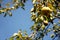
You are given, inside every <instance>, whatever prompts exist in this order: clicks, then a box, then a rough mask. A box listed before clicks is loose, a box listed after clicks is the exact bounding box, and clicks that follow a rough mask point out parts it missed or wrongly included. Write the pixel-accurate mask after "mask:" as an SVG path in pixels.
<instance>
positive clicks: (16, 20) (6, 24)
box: [0, 0, 33, 40]
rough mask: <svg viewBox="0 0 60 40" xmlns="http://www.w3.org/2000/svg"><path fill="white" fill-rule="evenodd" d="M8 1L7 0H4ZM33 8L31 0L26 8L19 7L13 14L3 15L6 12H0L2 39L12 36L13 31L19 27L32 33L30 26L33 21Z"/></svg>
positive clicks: (0, 37)
mask: <svg viewBox="0 0 60 40" xmlns="http://www.w3.org/2000/svg"><path fill="white" fill-rule="evenodd" d="M4 1H5V2H6V0H4ZM31 8H32V4H31V0H28V1H27V2H26V3H25V10H23V9H21V8H19V9H17V10H14V11H12V14H13V16H12V17H10V16H8V15H7V16H6V17H3V16H4V14H0V40H5V39H6V38H9V37H10V36H12V34H13V33H15V32H17V31H18V30H19V29H22V30H27V31H28V34H30V33H31V32H30V27H31V26H32V25H33V22H32V21H31V19H30V16H31V15H30V9H31Z"/></svg>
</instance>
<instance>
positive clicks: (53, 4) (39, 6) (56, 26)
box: [0, 0, 60, 40]
mask: <svg viewBox="0 0 60 40" xmlns="http://www.w3.org/2000/svg"><path fill="white" fill-rule="evenodd" d="M12 2H13V4H14V5H13V6H12V7H11V8H10V7H9V3H8V4H6V6H7V8H1V3H0V8H1V9H0V14H2V13H5V15H4V16H6V14H9V15H10V16H12V13H11V12H10V11H11V10H15V9H18V8H19V7H21V8H23V9H24V3H25V2H26V0H13V1H12ZM32 4H33V8H31V11H30V12H31V20H32V21H34V24H33V25H32V27H31V31H33V33H32V34H30V35H29V36H28V34H27V32H25V33H24V34H25V35H24V36H23V33H22V31H21V30H19V31H18V32H17V33H14V34H13V35H12V36H11V37H10V38H9V39H7V40H14V39H16V40H43V38H44V37H45V36H47V35H48V33H49V32H51V31H52V32H53V34H51V36H50V37H51V38H52V40H54V39H55V38H56V37H58V38H60V0H32ZM56 18H58V19H59V20H58V23H54V22H53V21H54V20H55V19H56ZM51 24H52V27H51V26H50V25H51Z"/></svg>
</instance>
